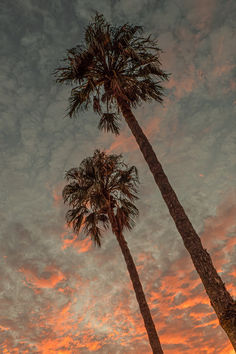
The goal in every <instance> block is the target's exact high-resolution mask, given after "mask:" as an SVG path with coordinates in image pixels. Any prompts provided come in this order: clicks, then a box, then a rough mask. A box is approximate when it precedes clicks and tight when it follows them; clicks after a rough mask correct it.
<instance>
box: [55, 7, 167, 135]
mask: <svg viewBox="0 0 236 354" xmlns="http://www.w3.org/2000/svg"><path fill="white" fill-rule="evenodd" d="M142 31H143V29H142V27H141V26H133V25H129V24H125V25H123V26H120V27H119V26H111V25H110V24H108V23H107V22H106V21H105V19H104V17H103V16H102V15H99V14H97V15H96V16H95V19H94V22H92V23H91V24H90V25H89V26H88V27H87V29H86V31H85V41H84V44H83V45H78V46H76V47H75V48H72V49H70V50H68V51H67V56H66V58H65V59H64V61H65V63H66V65H65V66H63V67H58V68H57V69H56V70H55V72H54V74H55V76H56V78H57V82H59V83H64V82H65V83H71V84H73V85H74V87H73V88H72V90H71V96H70V98H69V103H70V104H69V116H70V117H71V116H72V115H73V114H74V113H76V112H77V111H78V110H79V109H80V110H86V109H87V108H88V107H89V105H90V104H92V105H93V110H94V111H95V112H96V113H98V114H99V115H100V116H101V119H100V122H99V125H98V127H99V128H100V129H104V130H106V131H112V132H113V133H115V134H119V106H118V105H117V98H121V99H123V100H124V101H126V102H127V103H128V104H129V105H130V106H131V107H135V106H136V105H137V104H138V103H140V102H141V101H147V100H150V99H154V100H157V101H159V102H162V96H163V87H162V86H161V81H163V80H167V79H168V75H167V74H166V73H165V72H164V71H162V70H161V68H160V61H159V53H160V49H159V48H158V46H157V41H155V40H153V39H151V38H150V36H149V37H146V38H143V37H142V36H141V33H142Z"/></svg>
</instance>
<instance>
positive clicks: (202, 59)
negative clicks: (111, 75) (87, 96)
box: [0, 0, 236, 354]
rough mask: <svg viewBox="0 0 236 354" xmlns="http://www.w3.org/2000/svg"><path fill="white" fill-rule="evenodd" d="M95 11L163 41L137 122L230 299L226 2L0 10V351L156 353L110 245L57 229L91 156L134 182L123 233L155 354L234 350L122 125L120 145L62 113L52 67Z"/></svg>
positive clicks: (230, 80)
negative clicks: (132, 216) (156, 74)
mask: <svg viewBox="0 0 236 354" xmlns="http://www.w3.org/2000/svg"><path fill="white" fill-rule="evenodd" d="M95 4H98V5H95ZM95 11H99V12H101V13H103V14H104V15H105V17H106V19H107V20H108V21H110V22H112V23H113V24H117V25H120V24H124V23H126V22H129V23H132V24H138V25H142V26H144V31H145V34H149V33H152V34H153V36H154V37H155V38H158V43H159V46H160V48H161V49H162V50H163V53H162V55H161V62H162V67H163V69H164V70H165V71H166V72H168V73H171V76H170V80H169V82H168V83H166V84H165V88H166V96H165V99H164V104H163V105H160V104H158V103H154V102H153V103H149V104H144V105H142V106H140V107H139V108H138V109H136V110H135V112H134V113H135V115H136V117H137V119H138V121H139V122H140V124H141V126H142V127H143V129H144V131H145V133H146V135H147V136H148V138H149V139H150V142H151V143H152V145H153V148H154V150H155V151H156V153H157V156H158V158H159V159H160V161H161V163H162V164H163V168H164V170H165V172H166V174H167V175H168V177H169V180H170V182H171V184H172V186H173V187H174V189H175V191H176V193H177V195H178V197H179V199H180V201H181V203H182V204H183V206H184V208H185V210H186V213H187V214H188V216H189V218H190V220H191V222H192V223H193V225H194V227H195V228H196V230H197V231H198V232H199V235H200V236H201V238H202V242H203V244H204V248H207V250H208V252H210V254H211V256H212V259H213V262H214V265H215V267H216V268H217V270H218V271H219V273H220V275H221V276H222V279H223V281H224V282H225V284H226V287H227V289H228V290H229V291H230V293H231V294H232V295H233V296H236V288H235V278H236V265H235V264H236V262H235V259H236V238H235V230H236V227H235V226H236V225H235V215H236V189H235V187H236V186H235V151H236V149H235V111H236V80H235V78H236V65H235V59H236V45H235V38H236V26H235V23H236V1H235V0H159V1H157V0H97V1H95V0H2V1H1V14H0V26H1V39H0V40H1V70H0V78H1V88H0V90H1V92H0V102H1V118H0V119H1V123H0V154H1V158H0V164H1V169H0V196H1V202H0V221H1V227H0V229H1V230H0V353H4V354H7V353H9V354H12V353H20V354H21V353H23V354H25V353H43V354H47V353H63V354H64V353H65V354H69V353H73V354H76V353H81V354H85V353H112V354H113V353H114V354H123V353H133V354H141V353H147V354H148V353H151V351H150V346H149V343H148V340H147V335H146V332H145V328H144V326H143V320H142V317H141V315H140V313H139V310H138V305H137V302H136V298H135V296H134V292H133V289H132V286H131V282H130V279H129V276H128V272H127V269H126V265H125V263H124V261H123V258H122V254H121V251H120V249H119V246H118V244H117V241H116V239H115V237H114V235H113V234H112V233H111V232H107V233H106V234H104V237H103V244H102V248H101V249H98V248H95V247H94V246H93V245H92V243H91V241H90V240H89V239H87V240H84V241H78V240H77V239H76V237H75V235H74V234H73V233H72V231H71V230H70V229H69V228H67V227H66V225H65V220H64V215H65V212H66V210H67V208H66V207H65V206H64V205H63V201H62V198H61V192H62V189H63V187H64V185H65V180H64V175H65V171H66V170H68V169H70V168H72V167H77V166H78V165H79V164H80V162H81V160H82V159H83V158H85V157H87V156H91V155H92V154H93V151H94V149H95V148H100V149H105V150H106V151H108V152H112V153H122V154H123V156H124V159H125V161H126V162H127V163H129V164H131V165H136V166H137V168H138V171H139V176H140V182H141V183H140V192H139V197H140V199H139V200H138V202H137V207H138V208H139V211H140V216H139V217H138V218H137V220H136V222H137V224H136V227H135V228H134V229H133V231H132V232H127V233H126V234H125V236H126V239H127V241H128V244H129V247H130V251H131V253H132V255H133V257H134V260H135V263H136V265H137V268H138V272H139V274H140V278H141V281H142V284H143V287H144V292H145V294H146V297H147V300H148V303H149V305H150V308H151V312H152V315H153V319H154V322H155V324H156V328H157V331H158V335H159V337H160V340H161V343H162V346H163V349H164V352H165V354H178V353H184V354H232V353H233V350H232V347H231V346H230V344H229V341H228V339H227V337H226V335H225V333H224V332H223V330H222V329H221V328H220V327H219V326H218V320H217V318H216V315H215V313H214V312H213V310H212V308H211V307H210V305H209V299H208V297H207V296H206V295H205V291H204V289H203V286H202V285H201V282H200V279H199V277H198V275H197V273H196V271H195V270H194V268H193V265H192V263H191V260H190V256H189V254H188V253H187V251H186V250H185V248H184V246H183V242H182V239H181V238H180V236H179V234H178V232H177V231H176V229H175V226H174V224H173V221H172V219H171V218H170V216H169V214H168V210H167V207H166V206H165V204H164V202H163V200H162V198H161V195H160V192H159V190H158V189H157V188H156V185H155V183H154V180H153V178H152V176H151V174H150V172H149V170H148V167H147V166H146V164H145V162H144V160H143V157H142V155H141V153H140V151H139V150H138V148H137V145H136V143H135V141H134V139H133V137H132V136H131V133H130V131H129V129H128V128H127V126H126V125H125V123H123V125H122V129H121V134H120V136H119V137H115V136H114V135H112V134H110V133H109V134H107V133H103V132H100V131H99V130H98V129H97V124H98V117H97V116H96V115H95V114H94V113H93V111H92V110H91V111H88V112H86V113H81V114H80V115H79V116H78V117H77V118H76V119H69V118H67V117H65V114H66V108H67V103H68V102H67V99H68V96H69V92H70V88H66V87H59V86H57V85H56V84H55V82H54V79H53V76H52V71H53V70H54V69H55V67H57V66H58V64H59V60H60V59H62V58H63V57H64V54H65V51H66V49H69V48H71V47H73V46H75V45H76V44H79V43H80V41H81V39H82V37H83V31H84V28H85V27H86V26H87V24H88V22H89V20H90V19H91V16H94V15H95Z"/></svg>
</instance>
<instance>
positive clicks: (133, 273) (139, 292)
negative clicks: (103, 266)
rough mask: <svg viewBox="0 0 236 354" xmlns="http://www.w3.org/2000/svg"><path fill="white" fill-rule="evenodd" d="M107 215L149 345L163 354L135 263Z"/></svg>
mask: <svg viewBox="0 0 236 354" xmlns="http://www.w3.org/2000/svg"><path fill="white" fill-rule="evenodd" d="M108 215H109V219H110V222H111V225H112V231H113V233H114V234H115V236H116V238H117V241H118V243H119V245H120V248H121V251H122V254H123V256H124V259H125V262H126V265H127V269H128V272H129V275H130V279H131V281H132V284H133V288H134V291H135V295H136V298H137V301H138V304H139V308H140V312H141V315H142V317H143V321H144V325H145V327H146V331H147V334H148V338H149V343H150V346H151V348H152V352H153V353H154V354H163V353H164V352H163V350H162V348H161V343H160V340H159V338H158V335H157V331H156V328H155V324H154V322H153V319H152V316H151V312H150V310H149V307H148V304H147V301H146V298H145V295H144V292H143V287H142V284H141V282H140V279H139V275H138V272H137V269H136V266H135V263H134V261H133V258H132V256H131V254H130V251H129V248H128V245H127V242H126V240H125V238H124V236H123V234H122V232H121V231H120V228H119V225H118V222H117V220H116V217H115V215H114V213H113V211H112V210H111V209H110V210H109V212H108Z"/></svg>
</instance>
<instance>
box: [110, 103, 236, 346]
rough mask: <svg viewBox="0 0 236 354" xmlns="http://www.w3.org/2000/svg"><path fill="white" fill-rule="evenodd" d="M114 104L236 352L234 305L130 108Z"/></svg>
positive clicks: (126, 105) (235, 307)
mask: <svg viewBox="0 0 236 354" xmlns="http://www.w3.org/2000/svg"><path fill="white" fill-rule="evenodd" d="M117 102H118V105H119V107H120V109H121V112H122V114H123V116H124V118H125V120H126V122H127V124H128V126H129V128H130V130H131V132H132V133H133V135H134V137H135V139H136V141H137V143H138V145H139V148H140V150H141V152H142V154H143V157H144V159H145V160H146V162H147V164H148V166H149V168H150V170H151V172H152V174H153V177H154V179H155V182H156V184H157V185H158V187H159V189H160V191H161V194H162V197H163V199H164V201H165V203H166V205H167V207H168V209H169V212H170V214H171V216H172V218H173V220H174V223H175V225H176V227H177V229H178V231H179V233H180V235H181V237H182V239H183V242H184V245H185V247H186V249H187V250H188V252H189V253H190V256H191V258H192V261H193V264H194V266H195V269H196V270H197V272H198V274H199V276H200V278H201V280H202V283H203V285H204V287H205V290H206V293H207V295H208V296H209V298H210V302H211V305H212V306H213V308H214V310H215V312H216V315H217V317H218V319H219V322H220V325H221V327H222V328H223V329H224V331H225V332H226V334H227V335H228V337H229V340H230V341H231V343H232V345H233V347H234V349H235V350H236V301H235V300H234V299H233V298H232V297H231V295H230V294H229V292H228V291H227V290H226V288H225V285H224V283H223V281H222V279H221V278H220V276H219V275H218V273H217V271H216V269H215V268H214V265H213V263H212V260H211V257H210V255H209V253H208V252H207V251H206V249H204V248H203V246H202V243H201V239H200V237H199V236H198V234H197V233H196V231H195V230H194V228H193V226H192V224H191V222H190V220H189V219H188V217H187V215H186V214H185V211H184V208H183V207H182V205H181V204H180V202H179V200H178V198H177V195H176V194H175V192H174V190H173V188H172V187H171V185H170V182H169V181H168V178H167V176H166V175H165V173H164V171H163V168H162V166H161V164H160V162H159V161H158V159H157V157H156V154H155V152H154V151H153V148H152V146H151V144H150V143H149V141H148V139H147V137H146V136H145V134H144V133H143V131H142V129H141V127H140V126H139V124H138V122H137V120H136V118H135V116H134V115H133V113H132V111H131V109H130V106H129V104H128V103H127V102H126V101H125V100H124V99H122V98H120V97H117Z"/></svg>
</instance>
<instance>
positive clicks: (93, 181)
mask: <svg viewBox="0 0 236 354" xmlns="http://www.w3.org/2000/svg"><path fill="white" fill-rule="evenodd" d="M66 179H67V180H68V181H69V184H67V185H66V186H65V188H64V190H63V198H64V202H65V203H68V204H69V207H70V208H71V209H70V210H69V211H68V212H67V214H66V219H67V223H68V224H69V225H72V226H73V229H74V231H75V232H76V234H79V233H80V231H81V229H82V230H83V233H84V235H85V236H90V237H91V238H92V240H93V241H94V242H95V244H96V245H97V246H99V247H101V237H102V233H103V232H104V231H105V230H107V229H108V228H109V226H111V229H112V232H113V233H114V234H115V236H116V239H117V241H118V243H119V245H120V248H121V251H122V254H123V256H124V259H125V262H126V266H127V269H128V272H129V275H130V279H131V281H132V283H133V288H134V291H135V295H136V298H137V301H138V304H139V308H140V312H141V314H142V317H143V321H144V325H145V327H146V331H147V334H148V338H149V342H150V345H151V348H152V351H153V353H163V351H162V348H161V344H160V341H159V338H158V335H157V332H156V328H155V324H154V322H153V320H152V316H151V313H150V310H149V307H148V304H147V301H146V298H145V295H144V292H143V288H142V284H141V282H140V279H139V275H138V272H137V269H136V266H135V263H134V261H133V258H132V256H131V254H130V251H129V248H128V245H127V242H126V240H125V238H124V235H123V230H124V229H125V228H126V229H128V230H131V229H132V227H133V226H134V217H135V216H136V215H137V214H138V209H137V208H136V206H135V205H134V204H133V202H134V200H135V199H137V196H136V193H137V184H138V175H137V170H136V168H135V167H134V166H132V167H128V166H127V165H126V164H125V163H124V162H123V161H122V159H121V155H107V154H106V153H104V152H100V151H99V150H96V151H95V153H94V155H93V157H88V158H86V159H84V160H83V161H82V162H81V164H80V166H79V168H72V169H71V170H69V171H68V172H67V173H66Z"/></svg>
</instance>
